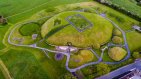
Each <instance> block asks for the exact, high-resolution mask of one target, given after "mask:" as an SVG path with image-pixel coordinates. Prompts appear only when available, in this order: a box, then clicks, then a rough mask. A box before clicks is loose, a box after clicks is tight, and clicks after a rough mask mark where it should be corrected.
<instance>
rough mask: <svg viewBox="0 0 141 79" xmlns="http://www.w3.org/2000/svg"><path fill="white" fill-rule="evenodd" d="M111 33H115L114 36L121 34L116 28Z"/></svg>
mask: <svg viewBox="0 0 141 79" xmlns="http://www.w3.org/2000/svg"><path fill="white" fill-rule="evenodd" d="M113 35H115V36H122V33H121V31H120V30H118V29H114V31H113Z"/></svg>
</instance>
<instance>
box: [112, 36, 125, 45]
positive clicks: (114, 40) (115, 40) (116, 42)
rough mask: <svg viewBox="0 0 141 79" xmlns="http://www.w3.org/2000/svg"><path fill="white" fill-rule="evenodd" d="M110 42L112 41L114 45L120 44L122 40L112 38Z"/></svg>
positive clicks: (115, 37)
mask: <svg viewBox="0 0 141 79" xmlns="http://www.w3.org/2000/svg"><path fill="white" fill-rule="evenodd" d="M112 41H113V43H115V44H121V43H122V42H123V39H122V38H121V37H119V36H114V37H113V38H112Z"/></svg>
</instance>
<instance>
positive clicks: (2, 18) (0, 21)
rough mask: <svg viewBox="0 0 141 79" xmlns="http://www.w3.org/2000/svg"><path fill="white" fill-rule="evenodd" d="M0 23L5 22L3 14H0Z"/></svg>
mask: <svg viewBox="0 0 141 79" xmlns="http://www.w3.org/2000/svg"><path fill="white" fill-rule="evenodd" d="M0 24H7V20H6V19H5V18H4V17H3V16H0Z"/></svg>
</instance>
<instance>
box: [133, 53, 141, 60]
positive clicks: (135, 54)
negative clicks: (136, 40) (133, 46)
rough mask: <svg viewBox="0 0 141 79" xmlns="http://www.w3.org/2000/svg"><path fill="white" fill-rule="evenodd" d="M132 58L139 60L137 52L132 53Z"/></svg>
mask: <svg viewBox="0 0 141 79" xmlns="http://www.w3.org/2000/svg"><path fill="white" fill-rule="evenodd" d="M132 56H133V57H134V58H135V59H138V58H141V55H140V53H139V52H133V54H132Z"/></svg>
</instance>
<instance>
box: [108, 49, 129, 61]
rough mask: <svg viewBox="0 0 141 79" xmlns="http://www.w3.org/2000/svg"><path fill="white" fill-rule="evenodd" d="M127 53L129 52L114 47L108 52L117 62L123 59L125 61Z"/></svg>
mask: <svg viewBox="0 0 141 79" xmlns="http://www.w3.org/2000/svg"><path fill="white" fill-rule="evenodd" d="M126 53H127V52H126V51H125V50H124V49H123V48H121V47H113V48H111V49H109V52H108V54H109V56H110V57H111V58H112V59H113V60H115V61H120V60H121V59H123V58H124V57H125V55H126Z"/></svg>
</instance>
